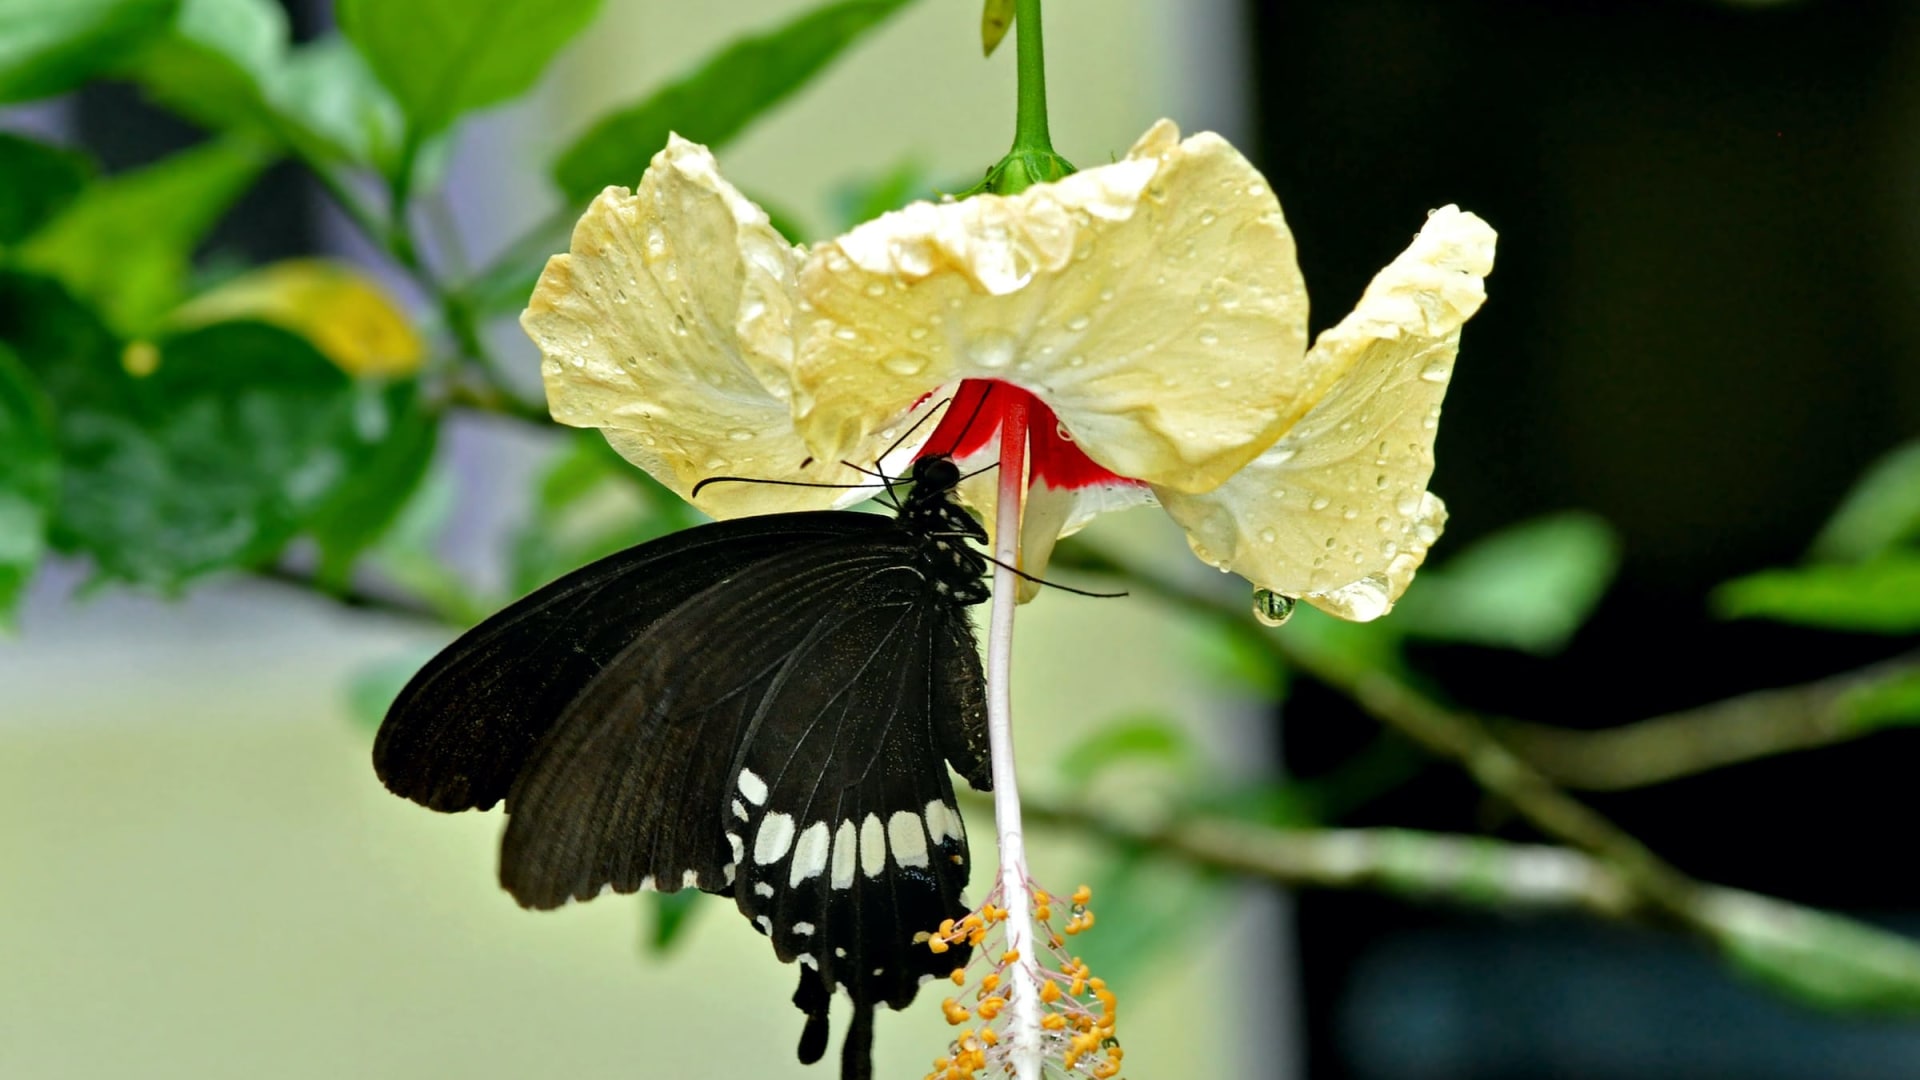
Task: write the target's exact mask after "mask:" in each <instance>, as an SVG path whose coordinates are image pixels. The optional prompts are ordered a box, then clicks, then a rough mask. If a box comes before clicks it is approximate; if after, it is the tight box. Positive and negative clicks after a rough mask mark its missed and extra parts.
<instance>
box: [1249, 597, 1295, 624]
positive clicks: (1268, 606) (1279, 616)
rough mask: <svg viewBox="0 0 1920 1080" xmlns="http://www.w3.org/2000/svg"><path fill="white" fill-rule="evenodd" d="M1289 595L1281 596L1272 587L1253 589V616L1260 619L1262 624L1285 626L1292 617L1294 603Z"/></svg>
mask: <svg viewBox="0 0 1920 1080" xmlns="http://www.w3.org/2000/svg"><path fill="white" fill-rule="evenodd" d="M1297 603H1298V601H1296V600H1295V599H1294V598H1293V597H1291V596H1282V595H1280V594H1279V593H1277V592H1274V591H1273V590H1272V589H1255V590H1253V617H1254V618H1256V619H1258V620H1260V624H1261V625H1262V626H1285V625H1286V624H1287V620H1288V619H1291V618H1293V609H1294V605H1295V604H1297Z"/></svg>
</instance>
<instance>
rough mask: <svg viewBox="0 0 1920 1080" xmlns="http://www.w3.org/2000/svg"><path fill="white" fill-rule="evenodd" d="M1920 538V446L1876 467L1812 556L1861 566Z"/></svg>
mask: <svg viewBox="0 0 1920 1080" xmlns="http://www.w3.org/2000/svg"><path fill="white" fill-rule="evenodd" d="M1915 539H1920V441H1916V442H1910V443H1908V444H1906V445H1905V446H1902V447H1900V448H1898V449H1896V450H1894V451H1893V452H1892V453H1890V454H1888V455H1887V456H1885V457H1883V458H1881V459H1880V460H1879V461H1876V462H1874V464H1873V466H1872V467H1871V468H1869V469H1868V470H1867V472H1866V474H1865V475H1863V476H1862V477H1861V478H1860V480H1859V482H1858V483H1856V484H1854V486H1853V490H1852V491H1850V492H1848V493H1847V497H1846V499H1845V501H1843V502H1842V503H1841V504H1840V509H1838V510H1836V511H1834V514H1833V517H1832V518H1831V519H1829V520H1828V521H1827V525H1826V527H1825V528H1824V529H1821V530H1820V535H1819V536H1817V537H1815V538H1814V541H1813V548H1812V550H1811V551H1810V552H1809V554H1810V555H1812V556H1813V557H1814V558H1816V559H1832V560H1838V561H1856V560H1860V559H1866V558H1870V557H1872V556H1874V555H1878V554H1880V553H1881V552H1883V551H1885V550H1887V549H1888V548H1890V547H1893V546H1894V545H1896V544H1903V543H1908V542H1910V541H1913V540H1915Z"/></svg>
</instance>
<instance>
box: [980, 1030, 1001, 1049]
mask: <svg viewBox="0 0 1920 1080" xmlns="http://www.w3.org/2000/svg"><path fill="white" fill-rule="evenodd" d="M980 1041H981V1042H984V1043H986V1044H987V1045H988V1046H999V1045H1000V1036H998V1035H995V1034H994V1033H993V1029H992V1028H981V1029H980Z"/></svg>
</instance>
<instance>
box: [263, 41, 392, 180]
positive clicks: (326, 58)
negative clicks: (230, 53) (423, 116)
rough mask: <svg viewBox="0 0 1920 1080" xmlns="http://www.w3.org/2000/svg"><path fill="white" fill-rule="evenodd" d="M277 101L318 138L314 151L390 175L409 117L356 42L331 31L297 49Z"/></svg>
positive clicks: (295, 125)
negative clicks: (355, 44) (406, 117)
mask: <svg viewBox="0 0 1920 1080" xmlns="http://www.w3.org/2000/svg"><path fill="white" fill-rule="evenodd" d="M272 97H273V104H274V107H275V108H276V109H277V110H278V111H279V113H280V115H281V116H282V117H283V118H284V119H285V120H286V122H287V123H288V124H289V125H290V126H291V127H292V129H293V130H295V131H297V132H301V133H304V136H305V137H307V138H310V139H312V140H313V143H312V147H313V151H312V152H313V156H316V157H318V158H320V159H321V160H337V161H345V162H348V163H351V164H354V165H363V166H366V167H368V168H372V169H375V170H376V171H378V172H380V173H381V174H382V175H391V174H392V173H393V171H394V169H395V168H396V167H397V162H398V158H399V154H400V143H401V140H402V139H403V138H404V135H403V128H404V127H405V123H406V122H405V119H404V118H403V117H402V116H401V113H400V104H399V102H397V101H395V100H394V99H393V95H392V94H391V93H389V92H388V91H387V88H386V87H385V86H383V85H381V83H380V80H379V78H378V77H376V76H375V75H374V73H373V69H372V68H371V67H369V66H367V61H366V58H365V57H363V56H361V55H360V51H359V50H358V49H355V48H354V47H353V43H352V42H349V41H348V40H347V39H346V38H344V37H340V36H338V35H329V36H327V37H323V38H320V39H319V40H317V41H314V42H311V43H309V44H307V45H302V46H301V47H299V48H297V49H295V50H293V54H292V55H291V56H289V57H288V58H287V62H286V65H285V67H284V68H283V69H282V70H281V72H280V77H279V80H278V83H277V84H276V88H275V90H274V92H273V95H272Z"/></svg>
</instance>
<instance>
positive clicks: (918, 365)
mask: <svg viewBox="0 0 1920 1080" xmlns="http://www.w3.org/2000/svg"><path fill="white" fill-rule="evenodd" d="M880 366H881V367H883V368H886V369H887V370H888V371H891V372H893V373H894V374H895V375H918V374H920V372H921V371H922V370H923V369H924V368H925V367H926V366H927V362H926V360H925V359H924V358H923V357H919V356H915V355H914V354H912V353H895V354H893V355H892V356H889V357H887V358H886V359H885V360H882V361H880Z"/></svg>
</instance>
